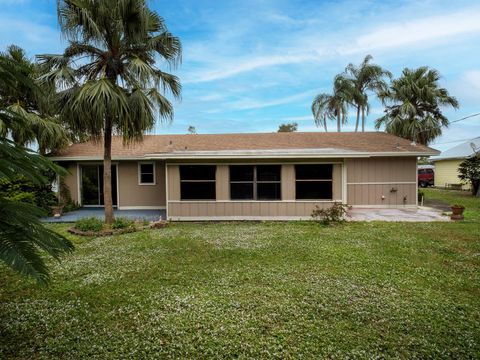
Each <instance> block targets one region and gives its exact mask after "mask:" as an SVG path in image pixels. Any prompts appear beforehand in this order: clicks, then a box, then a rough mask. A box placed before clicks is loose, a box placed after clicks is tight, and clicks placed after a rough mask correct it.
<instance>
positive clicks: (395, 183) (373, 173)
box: [345, 157, 417, 207]
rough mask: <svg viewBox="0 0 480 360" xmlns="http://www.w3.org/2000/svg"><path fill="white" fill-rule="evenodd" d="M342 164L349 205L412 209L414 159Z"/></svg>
mask: <svg viewBox="0 0 480 360" xmlns="http://www.w3.org/2000/svg"><path fill="white" fill-rule="evenodd" d="M345 163H346V168H347V194H348V196H347V203H348V204H349V205H360V206H369V205H373V206H388V207H395V206H404V205H416V202H417V196H416V194H417V159H416V158H415V157H401V158H368V159H363V158H362V159H346V160H345Z"/></svg>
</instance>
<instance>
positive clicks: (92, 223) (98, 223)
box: [74, 217, 103, 232]
mask: <svg viewBox="0 0 480 360" xmlns="http://www.w3.org/2000/svg"><path fill="white" fill-rule="evenodd" d="M74 227H75V229H77V230H80V231H94V232H99V231H102V229H103V222H102V220H99V219H97V218H96V217H88V218H83V219H80V220H77V221H76V222H75V226H74Z"/></svg>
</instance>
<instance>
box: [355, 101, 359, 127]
mask: <svg viewBox="0 0 480 360" xmlns="http://www.w3.org/2000/svg"><path fill="white" fill-rule="evenodd" d="M359 123H360V106H357V122H356V123H355V132H357V131H358V125H359Z"/></svg>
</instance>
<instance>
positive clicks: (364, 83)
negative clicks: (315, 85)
mask: <svg viewBox="0 0 480 360" xmlns="http://www.w3.org/2000/svg"><path fill="white" fill-rule="evenodd" d="M372 59H373V58H372V56H371V55H367V56H365V59H363V61H362V63H361V64H360V66H356V65H354V64H351V63H350V64H348V65H347V67H346V68H345V74H346V76H347V77H348V78H349V79H350V80H351V81H352V82H353V88H352V94H351V95H352V104H353V106H354V107H355V108H356V111H357V120H356V123H355V131H358V126H359V122H360V114H361V115H362V131H365V115H368V112H369V109H370V106H369V102H368V93H369V92H374V93H379V92H381V91H384V90H385V89H386V88H387V87H388V85H387V82H386V78H391V77H392V74H391V73H390V72H389V71H387V70H384V69H383V68H382V67H381V66H380V65H376V64H372V63H371V62H370V61H371V60H372Z"/></svg>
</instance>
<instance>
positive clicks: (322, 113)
mask: <svg viewBox="0 0 480 360" xmlns="http://www.w3.org/2000/svg"><path fill="white" fill-rule="evenodd" d="M351 94H352V88H351V82H349V81H348V79H346V78H345V77H344V76H342V75H337V76H336V77H335V80H334V85H333V93H332V94H326V93H323V94H319V95H317V96H316V97H315V99H314V100H313V102H312V113H313V117H314V119H315V124H316V125H317V126H323V127H324V129H325V132H326V131H327V119H329V120H334V121H335V120H336V121H337V131H338V132H340V131H341V125H342V124H346V123H347V115H348V105H349V103H350V101H351V99H352V98H351Z"/></svg>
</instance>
